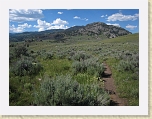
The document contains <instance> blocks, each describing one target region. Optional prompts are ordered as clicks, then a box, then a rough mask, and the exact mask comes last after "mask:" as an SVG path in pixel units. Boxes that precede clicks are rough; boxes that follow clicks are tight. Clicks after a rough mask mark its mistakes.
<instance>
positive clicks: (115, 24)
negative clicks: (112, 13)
mask: <svg viewBox="0 0 152 119" xmlns="http://www.w3.org/2000/svg"><path fill="white" fill-rule="evenodd" d="M106 24H107V25H113V26H117V27H120V25H119V24H117V23H114V24H111V23H106Z"/></svg>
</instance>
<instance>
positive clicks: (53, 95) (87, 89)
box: [34, 75, 110, 106]
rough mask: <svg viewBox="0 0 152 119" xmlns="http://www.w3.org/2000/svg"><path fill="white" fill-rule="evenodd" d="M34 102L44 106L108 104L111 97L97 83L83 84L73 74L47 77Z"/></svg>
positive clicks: (35, 94) (35, 95)
mask: <svg viewBox="0 0 152 119" xmlns="http://www.w3.org/2000/svg"><path fill="white" fill-rule="evenodd" d="M34 99H35V100H34V104H35V105H42V106H97V105H100V106H106V105H109V102H110V98H109V96H108V94H107V93H106V92H104V90H103V89H101V88H100V87H99V85H97V84H92V85H82V84H79V83H78V82H77V81H75V80H72V78H71V76H69V75H67V76H58V77H56V79H49V78H45V79H44V81H43V82H42V83H41V86H40V89H39V90H38V91H36V92H35V93H34Z"/></svg>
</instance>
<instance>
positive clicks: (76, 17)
mask: <svg viewBox="0 0 152 119" xmlns="http://www.w3.org/2000/svg"><path fill="white" fill-rule="evenodd" d="M73 19H80V20H84V21H88V20H89V19H87V18H81V17H78V16H75V17H73Z"/></svg>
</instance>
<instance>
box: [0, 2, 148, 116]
mask: <svg viewBox="0 0 152 119" xmlns="http://www.w3.org/2000/svg"><path fill="white" fill-rule="evenodd" d="M26 8H27V9H139V41H140V42H139V59H140V60H139V61H140V70H139V77H140V78H139V81H140V83H139V87H140V91H139V106H9V35H8V34H9V9H26ZM0 15H1V18H0V40H1V43H0V55H1V58H0V81H1V82H0V114H1V115H148V0H147V1H146V0H83V1H82V0H12V1H10V0H5V1H4V0H0Z"/></svg>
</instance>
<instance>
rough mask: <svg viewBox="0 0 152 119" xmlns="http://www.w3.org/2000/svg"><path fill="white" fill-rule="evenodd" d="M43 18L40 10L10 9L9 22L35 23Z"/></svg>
mask: <svg viewBox="0 0 152 119" xmlns="http://www.w3.org/2000/svg"><path fill="white" fill-rule="evenodd" d="M41 18H43V11H42V10H40V9H10V10H9V20H10V21H12V22H24V21H35V20H38V19H41Z"/></svg>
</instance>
